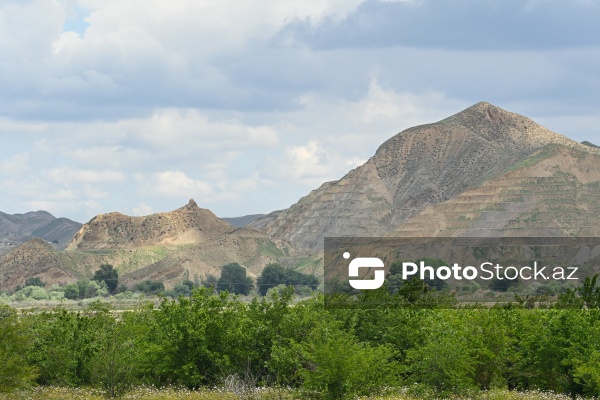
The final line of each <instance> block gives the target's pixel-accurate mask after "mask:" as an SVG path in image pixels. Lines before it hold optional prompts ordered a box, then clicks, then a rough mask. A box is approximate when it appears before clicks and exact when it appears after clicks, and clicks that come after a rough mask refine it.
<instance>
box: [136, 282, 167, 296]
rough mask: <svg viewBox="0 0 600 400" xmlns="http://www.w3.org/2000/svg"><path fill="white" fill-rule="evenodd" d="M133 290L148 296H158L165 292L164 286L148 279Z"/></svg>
mask: <svg viewBox="0 0 600 400" xmlns="http://www.w3.org/2000/svg"><path fill="white" fill-rule="evenodd" d="M135 290H137V291H139V292H142V293H145V294H148V295H153V294H159V293H162V292H164V291H165V284H164V283H162V282H160V281H154V280H152V279H148V280H145V281H143V282H140V283H138V284H137V285H135Z"/></svg>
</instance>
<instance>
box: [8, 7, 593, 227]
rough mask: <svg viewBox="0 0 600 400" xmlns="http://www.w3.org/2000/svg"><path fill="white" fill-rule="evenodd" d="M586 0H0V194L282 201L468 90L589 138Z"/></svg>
mask: <svg viewBox="0 0 600 400" xmlns="http://www.w3.org/2000/svg"><path fill="white" fill-rule="evenodd" d="M599 20H600V1H595V0H523V1H516V0H401V1H398V0H395V1H394V0H385V1H384V0H247V1H240V0H2V1H1V2H0V210H1V211H3V212H6V213H10V214H12V213H24V212H28V211H34V210H47V211H49V212H51V213H52V214H54V215H55V216H57V217H67V218H71V219H74V220H76V221H79V222H86V221H88V220H89V219H90V218H92V217H93V216H94V215H96V214H99V213H107V212H113V211H118V212H122V213H125V214H128V215H147V214H150V213H153V212H164V211H170V210H173V209H175V208H178V207H181V206H183V205H185V204H186V203H187V201H188V200H189V199H190V198H194V199H195V200H196V202H197V203H198V205H199V206H200V207H203V208H208V209H210V210H212V211H213V212H214V213H215V214H217V215H218V216H221V217H233V216H241V215H246V214H255V213H268V212H271V211H274V210H278V209H283V208H286V207H289V206H290V205H292V204H294V203H295V202H296V201H298V200H299V199H300V198H301V197H302V196H305V195H306V194H308V193H309V192H310V191H311V190H313V189H316V188H317V187H319V186H320V185H321V184H322V183H324V182H326V181H330V180H334V179H339V178H341V177H342V176H343V175H344V174H345V173H347V172H348V171H349V170H350V169H352V168H355V167H357V166H359V165H361V164H363V163H364V162H366V161H367V160H368V159H369V158H370V157H371V156H372V155H373V154H374V153H375V151H376V150H377V148H378V146H379V145H380V144H381V143H383V142H384V141H385V140H387V139H388V138H390V137H392V136H393V135H395V134H396V133H398V132H400V131H402V130H404V129H406V128H409V127H411V126H415V125H418V124H422V123H430V122H435V121H437V120H440V119H443V118H445V117H447V116H450V115H452V114H455V113H457V112H459V111H461V110H463V109H464V108H467V107H469V106H470V105H472V104H474V103H477V102H479V101H488V102H490V103H492V104H495V105H497V106H499V107H502V108H505V109H507V110H509V111H513V112H517V113H519V114H522V115H526V116H528V117H530V118H532V119H533V120H534V121H536V122H538V123H541V124H542V125H544V126H545V127H547V128H549V129H551V130H553V131H555V132H559V133H561V134H563V135H566V136H568V137H570V138H572V139H575V140H577V141H583V140H588V141H591V142H596V143H600V112H599V111H600V73H599V71H600V24H598V23H597V21H599Z"/></svg>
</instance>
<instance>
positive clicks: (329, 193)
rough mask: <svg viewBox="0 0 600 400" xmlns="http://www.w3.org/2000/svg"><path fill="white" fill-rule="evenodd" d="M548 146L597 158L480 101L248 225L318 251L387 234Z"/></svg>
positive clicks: (410, 133) (402, 137)
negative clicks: (332, 239) (336, 240)
mask: <svg viewBox="0 0 600 400" xmlns="http://www.w3.org/2000/svg"><path fill="white" fill-rule="evenodd" d="M548 144H559V145H562V146H565V147H567V148H570V149H576V150H578V151H580V152H583V153H586V154H587V153H594V154H600V150H599V149H596V148H593V147H590V146H587V145H584V144H581V143H578V142H575V141H573V140H571V139H569V138H567V137H565V136H562V135H559V134H557V133H554V132H552V131H550V130H548V129H546V128H544V127H542V126H541V125H538V124H536V123H535V122H533V121H532V120H530V119H529V118H526V117H523V116H521V115H518V114H514V113H511V112H508V111H506V110H503V109H501V108H498V107H496V106H493V105H491V104H489V103H485V102H482V103H478V104H476V105H474V106H472V107H469V108H467V109H466V110H464V111H462V112H460V113H458V114H456V115H454V116H451V117H449V118H446V119H444V120H442V121H439V122H437V123H433V124H428V125H422V126H417V127H414V128H410V129H407V130H405V131H403V132H401V133H399V134H397V135H396V136H394V137H392V138H391V139H389V140H388V141H386V142H385V143H383V144H382V145H381V146H380V147H379V149H378V150H377V152H376V153H375V155H374V156H373V157H371V159H369V160H368V161H367V162H366V163H365V164H364V165H362V166H360V167H358V168H355V169H354V170H352V171H350V172H349V173H348V174H347V175H346V176H344V177H343V178H342V179H340V180H339V181H334V182H327V183H324V184H323V185H322V186H321V187H320V188H318V189H316V190H313V191H312V192H311V193H310V194H308V195H307V196H305V197H303V198H302V199H300V201H299V202H298V203H296V204H294V205H293V206H291V207H290V208H289V209H287V210H284V211H282V212H281V213H279V214H277V215H275V216H274V217H272V218H271V219H270V220H268V221H265V220H264V219H258V220H256V221H254V222H253V223H251V224H250V225H251V226H254V227H257V228H259V229H262V230H263V231H264V232H265V233H267V234H268V235H269V236H270V237H271V238H273V239H278V240H286V241H289V242H290V243H292V244H293V245H294V246H296V247H298V248H305V249H315V250H316V249H320V248H322V245H323V238H324V237H325V236H372V235H386V234H388V233H389V232H392V231H395V230H398V229H399V227H400V226H401V225H402V224H403V223H404V222H405V221H407V220H409V219H410V218H411V217H414V216H415V215H417V214H419V213H420V212H421V211H422V210H424V209H425V208H426V207H428V206H431V205H435V204H439V203H443V202H445V201H448V200H450V199H452V198H454V197H456V196H458V195H460V194H461V193H463V192H465V191H467V190H471V189H475V188H477V187H479V186H481V185H483V184H484V183H485V182H486V181H489V180H492V179H494V178H497V177H498V176H500V175H502V174H503V172H504V171H506V170H507V169H508V168H510V167H511V166H514V165H517V164H518V163H519V162H521V161H523V160H525V159H527V158H528V157H529V156H531V155H532V154H533V153H535V152H536V151H539V150H540V149H541V148H543V147H544V146H546V145H548Z"/></svg>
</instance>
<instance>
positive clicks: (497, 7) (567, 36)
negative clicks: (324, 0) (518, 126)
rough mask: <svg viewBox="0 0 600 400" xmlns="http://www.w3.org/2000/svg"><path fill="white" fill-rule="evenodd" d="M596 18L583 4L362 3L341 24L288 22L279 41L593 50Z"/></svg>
mask: <svg viewBox="0 0 600 400" xmlns="http://www.w3.org/2000/svg"><path fill="white" fill-rule="evenodd" d="M599 12H600V4H598V3H597V2H587V1H586V2H584V1H579V2H578V1H558V0H549V1H528V2H526V3H525V4H524V5H523V4H522V3H521V2H510V1H504V0H491V1H485V2H484V1H479V0H461V1H454V0H439V1H438V0H436V1H433V0H422V1H408V2H403V1H381V0H367V1H365V2H363V3H361V4H360V6H358V7H357V8H356V9H355V10H354V11H352V12H350V13H349V14H348V16H347V17H346V18H344V19H342V20H339V19H333V18H331V19H327V18H326V19H323V20H321V21H320V22H318V23H316V24H315V23H314V22H313V21H292V22H290V24H289V25H288V26H287V27H286V29H284V30H283V32H282V36H283V37H285V38H286V40H288V41H289V40H294V41H295V42H298V43H303V44H308V45H310V46H313V47H315V48H321V49H332V48H339V47H352V48H364V47H394V46H408V47H429V48H445V49H461V50H465V49H469V50H490V49H496V50H508V49H514V50H532V49H556V48H565V47H572V46H577V47H580V46H597V45H598V33H599V29H600V28H599V27H598V24H597V23H596V19H597V18H596V17H597V15H598V13H599ZM290 38H293V39H290Z"/></svg>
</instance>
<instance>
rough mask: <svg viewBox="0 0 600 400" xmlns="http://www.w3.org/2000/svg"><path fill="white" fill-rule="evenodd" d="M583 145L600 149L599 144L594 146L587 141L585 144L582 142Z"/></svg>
mask: <svg viewBox="0 0 600 400" xmlns="http://www.w3.org/2000/svg"><path fill="white" fill-rule="evenodd" d="M581 144H585V145H586V146H590V147H594V148H596V149H600V146H598V145H597V144H594V143H592V142H588V141H587V140H584V141H583V142H581Z"/></svg>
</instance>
